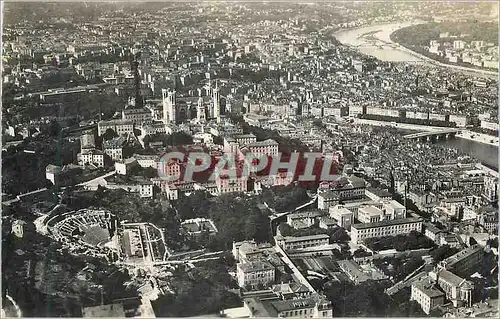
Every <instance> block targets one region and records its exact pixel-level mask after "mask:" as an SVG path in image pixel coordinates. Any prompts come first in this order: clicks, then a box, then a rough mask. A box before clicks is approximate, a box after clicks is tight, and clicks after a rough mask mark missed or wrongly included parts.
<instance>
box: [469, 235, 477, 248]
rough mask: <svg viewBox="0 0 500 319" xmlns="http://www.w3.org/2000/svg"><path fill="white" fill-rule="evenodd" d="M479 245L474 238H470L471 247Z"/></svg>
mask: <svg viewBox="0 0 500 319" xmlns="http://www.w3.org/2000/svg"><path fill="white" fill-rule="evenodd" d="M476 244H477V241H476V239H474V237H472V236H471V237H470V238H469V246H473V245H476Z"/></svg>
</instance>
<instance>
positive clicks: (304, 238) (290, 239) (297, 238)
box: [275, 234, 330, 243]
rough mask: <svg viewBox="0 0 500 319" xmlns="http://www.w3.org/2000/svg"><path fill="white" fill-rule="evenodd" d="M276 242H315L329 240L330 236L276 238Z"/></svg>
mask: <svg viewBox="0 0 500 319" xmlns="http://www.w3.org/2000/svg"><path fill="white" fill-rule="evenodd" d="M275 238H276V240H284V241H285V242H287V243H290V242H296V241H304V240H317V239H329V238H330V236H328V235H326V234H319V235H310V236H301V237H291V236H286V237H283V236H276V237H275Z"/></svg>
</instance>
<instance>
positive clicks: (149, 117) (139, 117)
mask: <svg viewBox="0 0 500 319" xmlns="http://www.w3.org/2000/svg"><path fill="white" fill-rule="evenodd" d="M122 119H123V120H127V121H131V122H132V123H134V124H136V125H138V124H142V123H145V122H146V123H147V122H151V121H153V114H152V112H151V110H148V109H147V108H140V109H125V110H123V111H122Z"/></svg>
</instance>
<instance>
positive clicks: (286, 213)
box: [264, 195, 318, 221]
mask: <svg viewBox="0 0 500 319" xmlns="http://www.w3.org/2000/svg"><path fill="white" fill-rule="evenodd" d="M317 197H318V195H315V196H314V198H312V199H311V200H310V201H308V202H307V203H305V204H302V205H300V206H297V207H296V208H295V209H294V210H291V211H289V212H284V213H277V212H276V211H275V210H274V209H273V208H271V207H269V206H268V205H267V203H266V202H264V205H265V206H266V207H267V208H268V209H269V210H270V211H271V212H272V213H273V214H272V215H271V216H269V218H270V219H271V221H273V220H275V219H276V218H280V217H283V216H285V215H288V214H291V213H294V212H296V211H298V210H300V209H302V208H304V207H307V206H309V205H311V204H314V202H315V201H316V198H317Z"/></svg>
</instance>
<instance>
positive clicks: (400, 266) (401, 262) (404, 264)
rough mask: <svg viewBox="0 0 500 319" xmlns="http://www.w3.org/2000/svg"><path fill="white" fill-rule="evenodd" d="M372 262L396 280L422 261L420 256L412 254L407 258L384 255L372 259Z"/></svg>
mask: <svg viewBox="0 0 500 319" xmlns="http://www.w3.org/2000/svg"><path fill="white" fill-rule="evenodd" d="M373 264H374V265H375V266H376V267H377V268H379V269H380V270H382V272H383V273H384V274H385V275H387V276H389V277H392V279H393V280H394V281H395V282H398V281H400V280H403V279H404V278H405V277H406V276H408V275H409V274H411V273H412V272H413V271H415V270H416V269H417V268H418V267H420V266H422V265H423V264H424V261H423V260H422V258H420V257H413V256H412V257H409V258H399V257H385V258H382V259H374V260H373Z"/></svg>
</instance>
